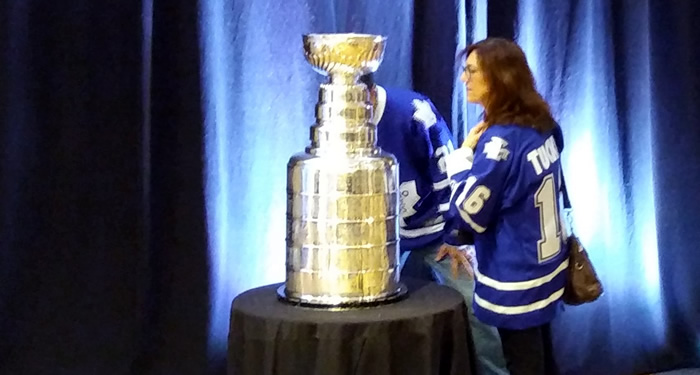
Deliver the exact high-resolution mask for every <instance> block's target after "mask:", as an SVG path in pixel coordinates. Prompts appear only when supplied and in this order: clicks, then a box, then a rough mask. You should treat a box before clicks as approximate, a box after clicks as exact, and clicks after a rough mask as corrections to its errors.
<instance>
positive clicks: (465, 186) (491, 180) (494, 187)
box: [447, 129, 513, 233]
mask: <svg viewBox="0 0 700 375" xmlns="http://www.w3.org/2000/svg"><path fill="white" fill-rule="evenodd" d="M489 130H491V129H489ZM489 130H487V131H486V132H484V134H483V135H482V138H481V139H480V140H479V143H478V144H477V147H476V151H475V153H474V162H473V165H472V169H471V171H470V172H469V173H464V174H462V177H466V179H464V180H462V181H459V182H457V183H456V186H455V188H454V193H453V194H452V198H451V202H450V211H449V214H448V215H447V216H448V217H449V218H451V219H452V220H458V221H459V223H458V224H454V225H457V226H458V227H459V228H460V229H468V230H470V231H472V232H475V233H483V232H484V231H485V230H486V229H487V228H488V226H489V224H490V223H491V220H492V218H493V216H494V214H495V213H496V212H497V211H498V208H499V207H500V202H501V199H502V195H503V191H504V189H505V182H506V179H507V178H508V174H509V172H510V166H511V164H512V162H513V161H512V159H513V155H511V151H510V150H509V146H510V145H509V142H508V140H507V139H506V137H505V135H502V134H499V133H498V132H495V131H493V130H491V131H489Z"/></svg>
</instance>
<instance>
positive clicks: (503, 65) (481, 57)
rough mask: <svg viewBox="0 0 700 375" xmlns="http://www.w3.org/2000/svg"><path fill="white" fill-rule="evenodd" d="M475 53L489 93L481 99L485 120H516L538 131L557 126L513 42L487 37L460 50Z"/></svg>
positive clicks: (463, 52) (467, 53)
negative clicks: (482, 100)
mask: <svg viewBox="0 0 700 375" xmlns="http://www.w3.org/2000/svg"><path fill="white" fill-rule="evenodd" d="M472 53H476V56H477V57H478V61H479V69H480V70H481V72H482V74H483V76H484V80H485V81H486V84H487V85H488V94H487V95H486V98H485V100H484V103H483V105H484V110H485V115H484V122H486V124H487V125H488V126H490V125H493V124H516V125H520V126H526V127H532V128H535V129H537V130H538V131H540V132H542V131H547V130H551V129H552V128H554V127H555V126H556V123H555V121H554V119H553V117H552V114H551V111H550V109H549V105H548V104H547V102H546V101H545V100H544V99H543V98H542V96H541V95H540V94H539V93H538V92H537V89H536V88H535V79H534V77H533V76H532V71H531V70H530V67H529V66H528V64H527V58H526V57H525V53H524V52H523V50H522V49H520V47H519V46H518V45H517V44H515V43H514V42H512V41H510V40H507V39H502V38H487V39H484V40H482V41H480V42H478V43H475V44H472V45H470V46H469V47H467V48H466V49H465V50H464V51H462V52H461V53H460V55H459V56H460V58H462V59H466V57H467V56H469V55H470V54H472Z"/></svg>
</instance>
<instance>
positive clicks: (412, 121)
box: [361, 74, 507, 375]
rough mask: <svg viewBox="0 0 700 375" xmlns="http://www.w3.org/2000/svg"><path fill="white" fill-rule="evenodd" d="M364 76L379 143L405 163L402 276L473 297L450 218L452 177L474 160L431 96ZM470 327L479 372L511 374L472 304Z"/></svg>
mask: <svg viewBox="0 0 700 375" xmlns="http://www.w3.org/2000/svg"><path fill="white" fill-rule="evenodd" d="M361 81H362V82H364V83H365V84H366V85H367V86H368V88H369V89H370V93H371V98H372V99H371V100H372V103H373V106H374V117H373V120H372V122H373V123H374V124H376V125H377V144H378V146H379V147H381V148H382V149H383V150H385V151H387V152H390V153H392V154H393V155H394V156H395V157H396V159H397V160H398V162H399V183H400V188H399V189H400V193H401V198H400V205H401V207H400V215H401V217H400V228H399V234H400V248H401V252H402V261H401V275H402V276H404V277H405V276H408V277H414V278H421V279H430V280H437V281H439V282H440V283H442V284H445V285H448V286H450V287H452V288H454V289H456V290H458V291H459V292H460V293H462V294H463V295H464V296H465V299H466V300H467V301H468V302H470V301H471V299H472V296H473V291H474V285H473V280H472V276H471V275H469V274H468V272H470V271H471V266H470V265H469V261H468V259H467V258H468V257H467V255H466V254H465V253H464V251H462V250H461V249H459V248H458V247H456V246H451V245H446V243H449V244H458V243H459V241H458V239H457V238H453V237H452V235H451V233H448V231H447V230H446V227H449V225H448V226H446V223H445V217H444V214H445V213H446V212H447V210H448V209H449V203H450V196H451V191H452V190H451V184H450V176H451V175H454V174H456V173H459V172H461V171H464V170H465V169H467V168H468V167H469V163H468V162H467V161H466V160H465V159H464V158H459V157H451V156H455V155H456V154H455V153H454V152H453V151H454V149H453V146H452V137H451V134H450V131H449V128H448V127H447V124H446V123H445V120H444V119H443V118H442V116H440V114H439V113H438V111H437V110H436V109H435V106H434V105H433V103H432V102H431V101H430V99H428V98H427V97H425V96H423V95H421V94H418V93H416V92H414V91H410V90H403V89H398V88H391V87H382V86H379V85H377V84H375V82H374V79H373V76H372V75H371V74H370V75H366V76H363V77H362V79H361ZM460 160H462V161H463V162H460ZM436 258H439V259H436ZM460 269H461V272H458V270H460ZM470 326H471V331H472V336H473V339H474V346H475V349H476V350H475V351H476V356H477V365H478V366H477V367H478V368H479V369H480V372H479V374H482V375H504V374H507V371H506V369H505V359H504V357H503V353H502V349H501V343H500V339H499V336H498V332H497V331H496V329H495V328H494V327H490V326H487V325H485V324H483V323H481V322H480V321H479V320H478V319H476V318H475V317H474V315H473V314H472V311H471V309H470Z"/></svg>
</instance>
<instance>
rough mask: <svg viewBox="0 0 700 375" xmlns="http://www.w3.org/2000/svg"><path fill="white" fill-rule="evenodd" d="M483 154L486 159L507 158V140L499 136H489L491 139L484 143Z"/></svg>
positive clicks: (508, 152) (497, 159) (498, 159)
mask: <svg viewBox="0 0 700 375" xmlns="http://www.w3.org/2000/svg"><path fill="white" fill-rule="evenodd" d="M484 154H486V158H487V159H491V160H495V161H501V160H507V159H508V155H509V154H510V151H509V150H508V142H507V141H506V140H505V139H503V138H501V137H491V140H489V141H488V142H486V144H484Z"/></svg>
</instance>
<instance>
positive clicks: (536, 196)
mask: <svg viewBox="0 0 700 375" xmlns="http://www.w3.org/2000/svg"><path fill="white" fill-rule="evenodd" d="M562 148H563V138H562V134H561V130H560V128H559V127H558V126H557V127H556V128H555V129H554V130H552V131H550V132H546V133H543V134H541V133H539V132H538V131H536V130H534V129H532V128H526V127H521V126H517V125H495V126H491V127H489V128H488V129H487V130H486V131H485V132H484V133H483V134H482V136H481V138H480V139H479V142H478V143H477V146H476V149H475V151H474V160H473V165H472V169H471V170H470V171H469V172H467V173H464V174H463V179H462V181H460V182H459V183H458V184H457V186H456V187H455V189H454V194H453V196H452V199H451V204H450V212H449V214H448V215H446V216H447V217H451V218H458V219H459V220H460V224H461V225H460V226H461V228H462V229H465V230H469V231H471V232H473V233H474V245H475V247H476V258H477V263H478V270H475V276H476V283H475V293H474V314H475V315H476V316H477V317H478V318H479V319H480V320H481V321H483V322H484V323H487V324H489V325H493V326H496V327H501V328H509V329H524V328H529V327H534V326H538V325H542V324H545V323H547V322H549V321H551V320H552V319H553V318H554V315H555V313H556V309H557V306H559V301H560V299H561V296H562V293H563V291H564V284H565V278H566V272H565V270H566V267H567V265H568V254H567V251H566V247H565V245H564V244H565V238H564V235H563V233H562V228H561V221H560V220H559V212H560V211H559V199H558V197H559V194H558V193H559V190H560V184H561V167H560V150H561V149H562Z"/></svg>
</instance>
